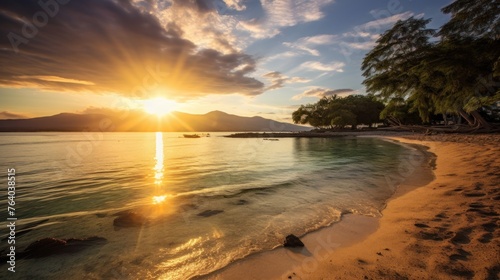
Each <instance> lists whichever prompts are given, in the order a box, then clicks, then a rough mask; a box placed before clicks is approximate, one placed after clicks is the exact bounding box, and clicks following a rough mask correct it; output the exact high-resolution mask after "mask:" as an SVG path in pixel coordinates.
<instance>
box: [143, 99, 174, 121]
mask: <svg viewBox="0 0 500 280" xmlns="http://www.w3.org/2000/svg"><path fill="white" fill-rule="evenodd" d="M177 106H178V104H177V102H175V101H172V100H168V99H165V98H162V97H157V98H153V99H148V100H144V101H143V108H144V111H146V113H148V114H152V115H156V116H158V117H161V116H164V115H166V114H168V113H170V112H172V111H174V110H175V109H176V108H177Z"/></svg>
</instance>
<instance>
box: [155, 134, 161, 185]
mask: <svg viewBox="0 0 500 280" xmlns="http://www.w3.org/2000/svg"><path fill="white" fill-rule="evenodd" d="M155 162H156V164H155V167H154V171H155V185H156V186H158V187H161V185H162V184H163V133H161V132H156V154H155Z"/></svg>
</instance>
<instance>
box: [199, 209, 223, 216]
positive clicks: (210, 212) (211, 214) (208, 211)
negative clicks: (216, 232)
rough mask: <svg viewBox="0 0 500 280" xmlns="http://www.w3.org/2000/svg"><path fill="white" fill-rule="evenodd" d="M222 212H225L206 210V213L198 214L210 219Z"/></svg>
mask: <svg viewBox="0 0 500 280" xmlns="http://www.w3.org/2000/svg"><path fill="white" fill-rule="evenodd" d="M222 212H224V210H205V211H203V212H201V213H198V216H202V217H210V216H213V215H217V214H219V213H222Z"/></svg>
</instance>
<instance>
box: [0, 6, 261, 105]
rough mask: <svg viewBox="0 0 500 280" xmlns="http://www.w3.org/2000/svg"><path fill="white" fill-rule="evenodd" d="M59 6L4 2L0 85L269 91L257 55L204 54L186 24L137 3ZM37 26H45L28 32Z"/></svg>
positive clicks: (136, 92) (130, 91) (134, 91)
mask: <svg viewBox="0 0 500 280" xmlns="http://www.w3.org/2000/svg"><path fill="white" fill-rule="evenodd" d="M58 1H59V2H61V3H63V2H68V3H67V4H64V5H63V4H59V3H58V2H56V0H52V1H51V0H48V1H42V2H44V3H45V2H46V3H52V4H54V3H55V5H52V6H49V7H48V9H44V8H43V7H41V6H39V5H38V1H2V2H0V23H1V24H0V31H1V33H2V34H4V36H1V38H0V60H1V61H2V62H3V63H2V64H3V65H2V67H1V68H0V85H2V86H17V87H38V88H44V89H48V90H55V91H64V90H71V91H92V92H98V93H99V92H116V93H119V94H122V95H125V96H141V97H142V96H143V95H148V94H149V93H151V91H152V90H154V89H159V90H164V91H162V92H164V93H165V95H168V94H167V92H170V96H168V97H171V98H176V97H177V98H179V96H175V95H176V92H177V93H179V92H181V93H182V95H183V97H184V98H185V97H192V96H200V95H205V94H208V93H216V94H229V93H236V92H237V93H241V94H246V95H256V94H260V93H261V92H262V90H263V87H264V85H263V84H262V83H261V82H260V81H258V80H256V79H254V78H251V77H248V74H250V73H251V72H253V71H254V70H255V60H254V59H253V58H252V57H251V56H249V55H246V54H244V53H232V54H223V53H220V52H218V51H216V50H212V49H200V48H198V47H197V46H196V45H195V44H194V43H193V42H191V41H188V40H185V39H183V38H182V30H180V28H179V27H178V26H176V25H175V24H173V23H172V24H169V25H167V27H165V28H164V27H162V26H161V24H160V23H159V22H158V21H157V19H156V18H155V17H153V16H151V15H150V14H148V13H144V12H141V9H140V8H137V7H136V6H134V5H133V4H131V2H129V0H120V1H111V0H87V1H68V0H64V1H63V0H58ZM180 2H185V3H184V4H183V5H188V4H189V5H196V7H197V9H198V10H200V11H207V10H209V9H211V7H209V6H208V4H204V1H175V3H174V5H175V4H177V3H180ZM187 2H189V3H187ZM186 3H187V4H186ZM56 7H57V8H56ZM47 14H49V15H47ZM44 15H45V16H44ZM34 21H35V22H34ZM44 21H46V22H47V23H46V24H43V23H44ZM33 22H34V23H35V24H38V27H36V26H34V28H32V29H29V28H28V27H26V26H32V27H33V25H32V24H33ZM13 42H14V46H13V44H12V43H13ZM16 44H17V45H16ZM15 50H17V52H15ZM155 94H158V92H156V93H155Z"/></svg>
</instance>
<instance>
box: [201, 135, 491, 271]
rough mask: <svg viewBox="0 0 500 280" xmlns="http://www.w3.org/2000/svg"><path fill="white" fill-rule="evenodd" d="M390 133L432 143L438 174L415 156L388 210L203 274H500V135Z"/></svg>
mask: <svg viewBox="0 0 500 280" xmlns="http://www.w3.org/2000/svg"><path fill="white" fill-rule="evenodd" d="M386 138H389V139H392V140H397V141H401V142H402V143H408V144H419V145H424V146H427V147H428V148H429V151H430V152H431V153H434V154H435V155H436V156H437V160H436V169H435V170H434V175H435V180H430V179H429V177H428V175H429V174H428V172H427V171H426V168H425V166H426V165H427V166H428V164H427V163H424V162H421V166H419V167H418V168H411V167H412V166H413V167H416V164H411V159H410V165H408V163H402V165H401V170H399V173H398V174H400V176H399V177H397V176H396V177H392V178H391V177H389V178H388V180H389V181H388V182H391V180H392V182H391V183H398V184H400V188H399V189H398V191H397V192H396V194H395V196H393V197H392V198H391V199H390V200H389V202H388V204H387V207H386V208H385V209H384V210H383V211H382V214H383V216H382V218H380V219H378V218H372V217H361V216H358V215H354V214H353V215H346V216H344V218H343V220H342V221H341V222H339V223H336V224H333V225H332V226H330V227H327V228H324V229H321V230H319V231H316V232H313V233H310V234H307V235H306V236H304V237H302V238H301V239H302V241H303V242H304V244H305V248H303V249H299V250H290V249H285V248H282V247H280V248H277V249H275V250H273V251H270V252H264V253H261V254H256V255H253V256H250V257H248V258H246V259H244V260H241V261H237V262H235V263H233V264H232V265H230V266H228V267H226V268H225V269H223V270H221V271H217V272H216V273H213V274H211V275H208V276H206V277H203V278H208V279H499V278H500V206H499V205H500V145H499V144H500V135H465V136H463V135H437V136H422V135H414V136H405V137H397V138H396V137H392V138H391V137H386ZM415 162H419V161H416V160H415ZM408 166H409V167H410V168H408ZM408 170H410V171H411V172H409V171H408ZM401 178H402V179H401ZM422 185H423V186H422Z"/></svg>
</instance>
